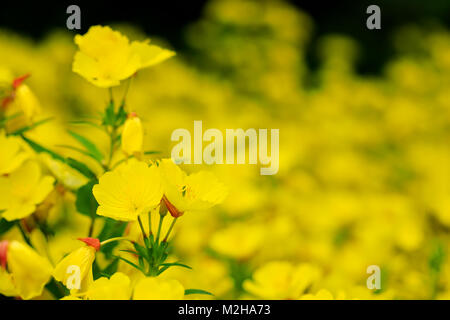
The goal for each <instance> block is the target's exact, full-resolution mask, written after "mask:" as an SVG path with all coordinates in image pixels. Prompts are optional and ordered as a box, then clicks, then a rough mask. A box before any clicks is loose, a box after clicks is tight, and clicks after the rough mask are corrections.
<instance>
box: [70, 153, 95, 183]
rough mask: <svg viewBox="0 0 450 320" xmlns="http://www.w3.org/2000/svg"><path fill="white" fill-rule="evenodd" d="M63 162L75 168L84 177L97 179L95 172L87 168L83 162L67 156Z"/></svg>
mask: <svg viewBox="0 0 450 320" xmlns="http://www.w3.org/2000/svg"><path fill="white" fill-rule="evenodd" d="M65 162H66V163H67V165H69V166H70V167H72V168H74V169H75V170H77V171H78V172H80V173H81V174H83V175H84V176H85V177H87V178H89V179H91V180H94V181H97V176H96V175H95V173H94V172H92V170H91V169H89V167H88V166H87V165H85V164H84V163H82V162H80V161H78V160H75V159H73V158H67V159H66V161H65Z"/></svg>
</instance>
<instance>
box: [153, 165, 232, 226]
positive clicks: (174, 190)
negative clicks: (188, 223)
mask: <svg viewBox="0 0 450 320" xmlns="http://www.w3.org/2000/svg"><path fill="white" fill-rule="evenodd" d="M159 168H160V170H161V179H162V184H163V189H164V198H163V200H164V203H165V205H166V207H167V209H168V210H169V212H170V214H171V215H172V216H173V217H174V218H178V217H180V216H182V215H183V214H184V212H186V211H194V210H205V209H209V208H211V207H212V206H214V205H216V204H218V203H220V202H222V201H223V200H224V199H225V197H226V195H227V191H226V188H225V186H224V185H223V184H222V183H221V182H219V180H218V179H217V178H216V177H215V176H214V175H213V174H212V173H210V172H206V171H200V172H197V173H193V174H191V175H187V174H186V173H185V172H184V171H182V170H181V169H180V168H179V167H178V166H177V165H176V164H175V163H174V162H173V161H172V160H171V159H163V160H161V161H160V162H159Z"/></svg>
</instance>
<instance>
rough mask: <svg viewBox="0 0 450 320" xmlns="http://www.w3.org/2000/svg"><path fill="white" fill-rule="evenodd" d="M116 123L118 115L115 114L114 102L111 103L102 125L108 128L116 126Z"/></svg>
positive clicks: (106, 110)
mask: <svg viewBox="0 0 450 320" xmlns="http://www.w3.org/2000/svg"><path fill="white" fill-rule="evenodd" d="M115 122H116V115H115V113H114V102H112V101H111V102H110V103H109V104H108V106H107V107H106V109H105V113H104V114H103V118H102V124H103V125H107V126H114V124H115Z"/></svg>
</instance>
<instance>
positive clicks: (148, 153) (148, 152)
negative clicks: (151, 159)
mask: <svg viewBox="0 0 450 320" xmlns="http://www.w3.org/2000/svg"><path fill="white" fill-rule="evenodd" d="M158 153H161V151H155V150H149V151H144V154H145V155H150V154H158Z"/></svg>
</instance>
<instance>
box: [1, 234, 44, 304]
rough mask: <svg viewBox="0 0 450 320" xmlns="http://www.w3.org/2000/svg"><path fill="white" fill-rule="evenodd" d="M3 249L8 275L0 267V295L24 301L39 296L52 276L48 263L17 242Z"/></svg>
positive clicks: (10, 243) (12, 242)
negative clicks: (19, 298) (15, 297)
mask: <svg viewBox="0 0 450 320" xmlns="http://www.w3.org/2000/svg"><path fill="white" fill-rule="evenodd" d="M3 244H5V242H3ZM2 246H3V245H2V243H0V247H2ZM3 247H6V266H7V267H6V270H8V271H9V273H8V272H6V270H5V269H3V268H2V266H0V269H2V270H0V279H1V280H2V281H1V285H0V293H2V294H4V295H10V296H16V295H17V296H20V297H21V298H22V299H25V300H28V299H31V298H34V297H37V296H39V295H41V294H42V290H43V289H44V286H45V285H46V284H47V282H48V281H49V280H50V277H51V274H52V270H53V268H52V266H51V264H50V262H49V261H48V260H47V259H46V258H43V257H42V256H40V255H39V254H37V253H36V251H34V250H33V249H31V248H30V247H29V246H27V245H25V244H22V243H20V242H18V241H11V242H9V243H7V245H6V246H3ZM1 250H2V249H0V251H1ZM0 257H1V254H0ZM4 281H5V282H4Z"/></svg>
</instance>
